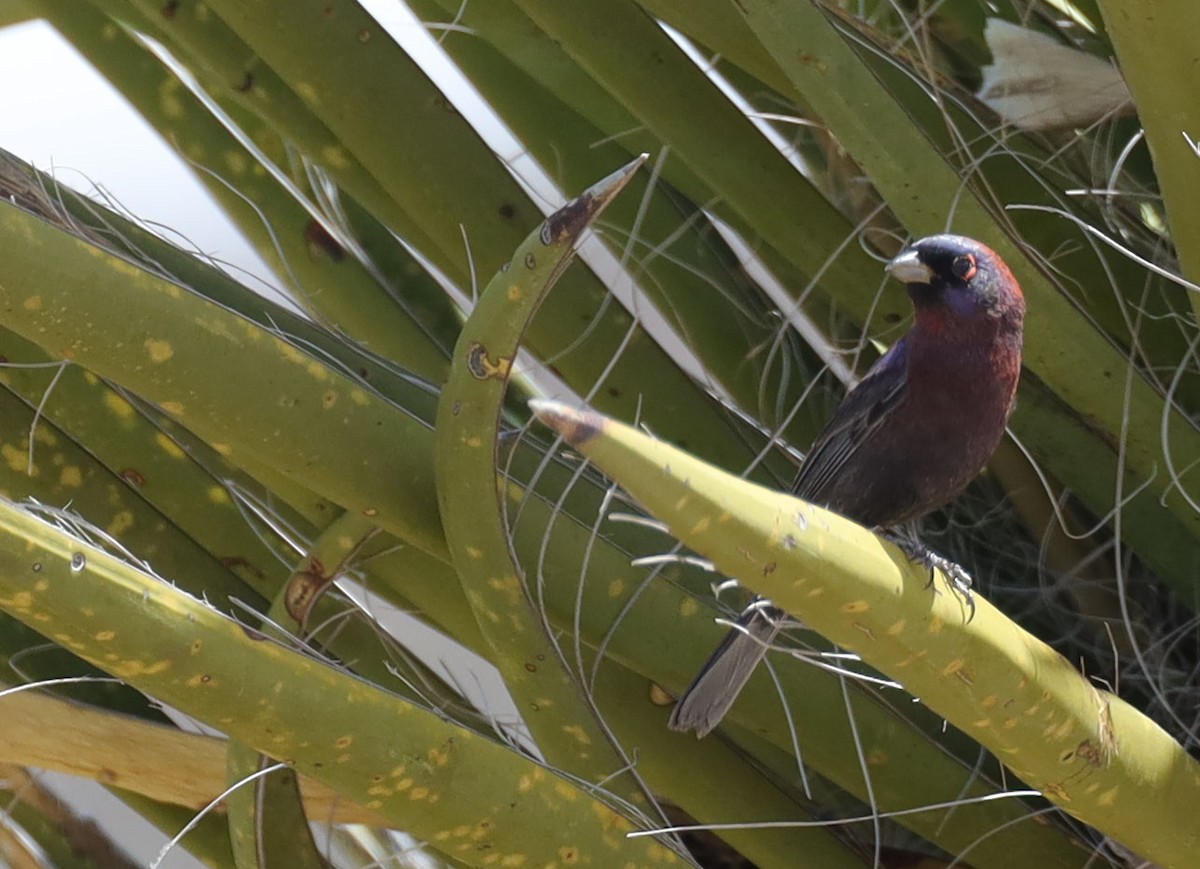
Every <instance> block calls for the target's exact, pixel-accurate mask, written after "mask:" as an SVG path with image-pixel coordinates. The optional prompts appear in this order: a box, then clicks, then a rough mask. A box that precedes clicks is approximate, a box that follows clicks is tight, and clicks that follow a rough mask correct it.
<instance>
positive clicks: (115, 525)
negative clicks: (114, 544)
mask: <svg viewBox="0 0 1200 869" xmlns="http://www.w3.org/2000/svg"><path fill="white" fill-rule="evenodd" d="M132 527H133V514H132V513H130V512H129V511H128V510H122V511H120V512H119V513H117V514H115V515H114V516H113V517H112V521H111V522H109V523H108V527H107V528H106V529H104V530H105V531H107V532H108V533H109V534H111V535H113V536H114V537H119V536H120V535H122V534H124V533H125V532H126V531H128V530H129V529H130V528H132Z"/></svg>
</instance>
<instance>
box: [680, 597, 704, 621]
mask: <svg viewBox="0 0 1200 869" xmlns="http://www.w3.org/2000/svg"><path fill="white" fill-rule="evenodd" d="M699 611H700V604H698V603H696V599H695V598H694V597H685V598H684V599H683V600H681V601H680V602H679V614H680V615H681V616H694V615H695V614H696V613H698V612H699Z"/></svg>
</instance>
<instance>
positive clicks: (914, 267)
mask: <svg viewBox="0 0 1200 869" xmlns="http://www.w3.org/2000/svg"><path fill="white" fill-rule="evenodd" d="M887 273H888V274H889V275H891V276H892V277H894V278H895V279H896V280H898V281H903V282H904V283H906V284H927V283H929V281H930V280H931V279H932V278H933V269H931V268H930V267H929V266H927V265H925V263H923V262H921V259H920V257H918V256H917V251H916V249H914V248H911V247H910V248H908V249H907V250H904V251H902V252H901V253H900V255H899V256H898V257H896V258H895V259H894V260H892V261H891V262H890V263H888V264H887Z"/></svg>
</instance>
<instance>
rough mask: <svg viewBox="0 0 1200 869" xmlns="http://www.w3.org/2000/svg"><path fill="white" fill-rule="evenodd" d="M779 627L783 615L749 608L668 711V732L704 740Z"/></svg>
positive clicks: (775, 611)
mask: <svg viewBox="0 0 1200 869" xmlns="http://www.w3.org/2000/svg"><path fill="white" fill-rule="evenodd" d="M782 626H783V612H782V611H780V610H778V609H776V608H774V607H767V606H762V605H761V604H760V605H757V606H751V607H750V608H749V609H747V610H746V612H744V613H742V617H741V618H740V619H738V623H737V626H736V627H734V628H732V629H730V631H729V633H728V634H726V635H725V639H724V640H722V641H721V645H719V646H717V648H716V651H714V652H713V653H712V656H711V657H709V659H708V662H707V663H706V664H705V665H704V666H703V667H702V668H701V670H700V672H699V673H697V674H696V678H695V679H693V680H692V684H691V685H689V686H688V688H687V690H686V691H684V692H683V694H682V696H680V698H679V701H678V702H677V703H676V704H675V708H674V709H673V710H672V711H671V719H670V721H669V722H668V726H669V727H670V728H671V729H672V730H683V731H687V730H694V731H696V736H698V737H699V736H704V735H705V734H706V733H708V732H709V731H710V730H712V729H713V728H714V727H716V726H717V725H718V724H720V723H721V719H722V718H724V717H725V713H726V712H728V711H729V707H730V706H732V705H733V701H734V700H736V699H737V696H738V694H740V693H741V691H742V688H743V687H744V686H745V684H746V682H747V681H748V680H749V679H750V676H751V674H752V673H753V672H754V669H755V668H756V667H757V666H758V662H759V661H761V660H762V659H763V656H764V655H766V654H767V649H768V648H770V645H771V641H772V640H773V639H774V638H775V635H776V634H778V633H779V630H780V628H781V627H782Z"/></svg>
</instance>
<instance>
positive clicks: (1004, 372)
mask: <svg viewBox="0 0 1200 869" xmlns="http://www.w3.org/2000/svg"><path fill="white" fill-rule="evenodd" d="M913 343H915V345H916V346H913V344H912V343H910V346H909V348H908V349H909V356H908V360H907V365H908V371H907V389H906V394H905V396H904V398H903V401H902V404H901V406H899V407H897V408H896V411H895V412H894V413H892V414H890V415H889V418H888V421H887V425H886V426H882V427H881V428H880V431H879V432H878V433H877V434H876V435H875V436H874V437H873V443H872V444H871V449H869V450H861V451H859V455H858V458H859V460H858V461H856V462H853V463H851V465H852V466H849V467H847V468H845V469H844V473H845V474H846V475H847V479H846V480H844V484H845V485H840V486H839V487H838V489H839V495H840V499H839V500H840V501H841V503H836V504H830V506H831V507H832V508H833V509H835V510H838V511H839V512H841V513H843V514H844V515H846V516H849V517H851V518H853V519H855V520H856V521H858V522H861V523H863V524H866V525H880V526H887V525H896V524H900V523H902V522H907V521H909V520H911V519H915V518H918V517H920V516H923V515H925V514H926V513H929V512H931V511H933V510H937V509H939V508H940V507H943V506H945V505H946V504H948V503H949V502H951V501H953V500H954V499H955V498H956V497H958V495H960V494H961V493H962V491H963V490H964V489H965V488H966V487H967V486H968V485H969V484H970V482H971V481H972V480H973V479H975V477H976V476H977V475H978V474H979V472H980V471H981V470H982V469H983V467H984V465H985V464H986V463H987V461H988V458H989V457H990V456H991V454H992V452H993V451H994V450H995V449H996V446H997V445H998V444H999V442H1000V439H1001V437H1003V435H1004V426H1005V424H1006V423H1007V421H1008V417H1009V414H1010V412H1011V410H1012V406H1013V400H1014V397H1015V392H1016V385H1017V378H1018V376H1019V371H1020V361H1019V360H1020V356H1019V353H1020V349H1019V345H1018V346H1017V348H1016V355H1015V356H1014V354H1013V352H1012V350H1011V349H1010V348H1008V347H1006V346H1003V342H988V341H983V342H963V343H961V344H958V345H957V346H955V345H954V343H950V344H948V343H947V342H945V341H939V342H935V343H932V344H931V345H930V346H922V344H921V342H920V341H917V342H913Z"/></svg>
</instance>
